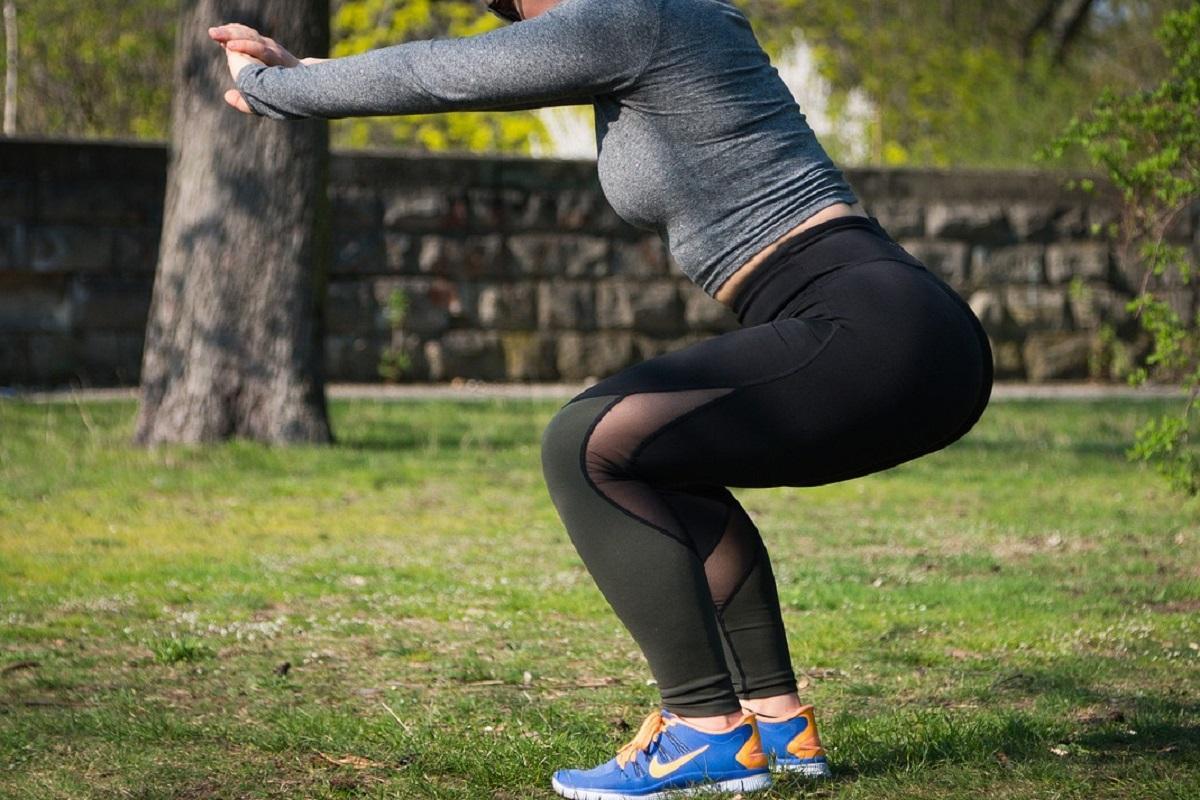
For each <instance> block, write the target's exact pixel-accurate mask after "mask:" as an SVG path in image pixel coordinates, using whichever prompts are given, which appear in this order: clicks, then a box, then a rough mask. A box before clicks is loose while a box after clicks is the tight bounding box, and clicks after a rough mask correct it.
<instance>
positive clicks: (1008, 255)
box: [971, 244, 1046, 286]
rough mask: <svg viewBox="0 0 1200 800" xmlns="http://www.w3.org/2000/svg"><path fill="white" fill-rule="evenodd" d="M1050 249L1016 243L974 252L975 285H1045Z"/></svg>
mask: <svg viewBox="0 0 1200 800" xmlns="http://www.w3.org/2000/svg"><path fill="white" fill-rule="evenodd" d="M1045 262H1046V248H1045V246H1044V245H1040V244H1016V245H1009V246H1007V247H998V248H995V249H993V248H990V247H984V246H977V247H975V248H973V249H972V250H971V283H972V285H975V286H998V285H1001V284H1005V283H1043V282H1044V281H1045Z"/></svg>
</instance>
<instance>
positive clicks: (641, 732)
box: [617, 709, 668, 769]
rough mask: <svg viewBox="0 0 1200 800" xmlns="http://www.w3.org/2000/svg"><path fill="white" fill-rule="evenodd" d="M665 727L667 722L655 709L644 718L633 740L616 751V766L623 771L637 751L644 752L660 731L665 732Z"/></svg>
mask: <svg viewBox="0 0 1200 800" xmlns="http://www.w3.org/2000/svg"><path fill="white" fill-rule="evenodd" d="M667 725H668V720H665V719H663V716H662V712H661V711H659V710H658V709H655V710H654V711H651V712H650V713H649V714H647V715H646V718H645V719H644V720H642V725H641V727H639V728H638V732H637V733H636V734H634V737H633V739H631V740H630V741H629V742H628V743H627V744H625V745H622V746H621V749H620V750H618V751H617V766H618V767H620V768H621V769H624V768H625V765H626V764H628V763H629V762H630V761H631V760H632V759H633V758H634V757H635V756H636V755H637V754H638V752H639V751H642V750H645V749H646V748H648V747H649V746H650V742H652V741H653V740H654V737H655V736H656V735H657V734H658V733H659V732H660V731H663V730H665V729H666V728H667Z"/></svg>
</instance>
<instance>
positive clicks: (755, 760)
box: [734, 714, 767, 769]
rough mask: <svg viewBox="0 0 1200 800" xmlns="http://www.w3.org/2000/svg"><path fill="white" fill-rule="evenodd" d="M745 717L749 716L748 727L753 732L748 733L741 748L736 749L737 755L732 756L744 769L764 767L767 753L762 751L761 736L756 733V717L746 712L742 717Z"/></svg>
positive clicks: (744, 718) (765, 766)
mask: <svg viewBox="0 0 1200 800" xmlns="http://www.w3.org/2000/svg"><path fill="white" fill-rule="evenodd" d="M747 717H748V718H749V722H750V729H751V730H752V731H753V733H751V734H750V738H749V739H747V740H746V743H745V744H744V745H742V747H741V749H740V750H738V751H737V755H735V756H734V758H735V759H737V762H738V763H739V764H741V765H742V766H743V767H745V768H746V769H766V768H767V754H766V753H764V752H763V749H762V737H761V736H759V735H758V718H757V717H755V716H754V715H753V714H747V715H746V716H745V717H742V719H743V720H746V719H747Z"/></svg>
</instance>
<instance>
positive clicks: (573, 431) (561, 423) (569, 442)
mask: <svg viewBox="0 0 1200 800" xmlns="http://www.w3.org/2000/svg"><path fill="white" fill-rule="evenodd" d="M611 401H612V398H610V397H599V398H585V399H575V400H572V401H571V402H569V403H567V404H566V405H565V406H563V407H562V408H560V409H559V410H558V412H557V413H555V415H554V416H553V417H551V418H550V422H549V423H547V425H546V428H545V430H543V431H542V443H541V449H542V474H543V477H544V478H545V480H546V486H547V488H548V489H549V490H550V494H551V496H552V497H554V496H557V495H559V494H561V493H562V492H563V491H566V490H569V489H570V488H574V487H577V486H578V485H579V482H580V481H582V480H584V462H583V449H584V447H585V444H586V442H587V438H588V435H589V433H590V431H591V429H592V426H593V424H594V423H595V421H596V417H597V416H599V415H600V414H601V413H603V408H604V406H605V405H607V404H608V403H610V402H611Z"/></svg>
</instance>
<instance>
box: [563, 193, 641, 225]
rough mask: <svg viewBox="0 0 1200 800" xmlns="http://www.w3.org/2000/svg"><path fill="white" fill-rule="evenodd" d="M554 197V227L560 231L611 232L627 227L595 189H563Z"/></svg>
mask: <svg viewBox="0 0 1200 800" xmlns="http://www.w3.org/2000/svg"><path fill="white" fill-rule="evenodd" d="M553 197H554V226H555V228H557V229H558V230H565V231H584V230H589V231H597V232H609V231H615V230H619V229H620V228H622V227H623V226H624V225H625V222H624V220H622V219H621V218H620V217H618V216H617V215H616V213H615V212H614V211H613V210H612V207H611V206H610V205H609V204H608V201H607V200H606V199H605V198H604V195H603V194H601V193H600V192H599V191H598V190H597V189H595V188H593V187H585V188H580V189H562V190H559V191H558V192H556V193H555V194H554V195H553Z"/></svg>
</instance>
